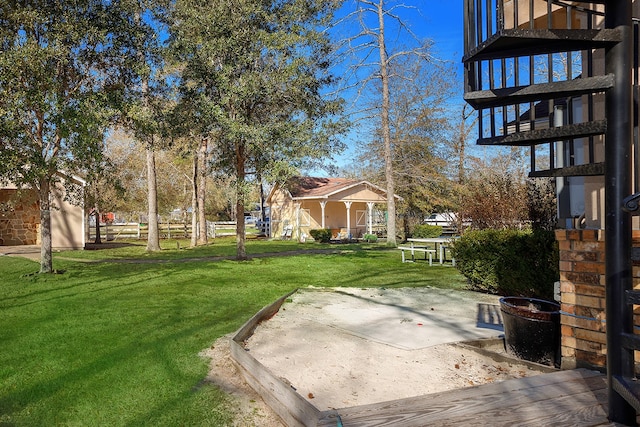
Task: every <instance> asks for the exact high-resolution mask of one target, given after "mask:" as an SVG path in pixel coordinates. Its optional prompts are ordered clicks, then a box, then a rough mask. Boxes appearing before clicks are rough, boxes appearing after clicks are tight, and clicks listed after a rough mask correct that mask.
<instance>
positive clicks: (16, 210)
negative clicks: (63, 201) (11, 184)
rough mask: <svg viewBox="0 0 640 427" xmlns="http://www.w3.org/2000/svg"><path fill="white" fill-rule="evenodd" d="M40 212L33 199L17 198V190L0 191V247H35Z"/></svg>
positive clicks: (37, 242) (37, 237)
mask: <svg viewBox="0 0 640 427" xmlns="http://www.w3.org/2000/svg"><path fill="white" fill-rule="evenodd" d="M39 229H40V210H39V208H38V202H37V200H35V198H33V197H29V196H23V197H18V193H17V190H7V189H4V190H0V245H3V246H13V245H37V244H39V243H40V242H39V237H40V233H39V232H38V231H39Z"/></svg>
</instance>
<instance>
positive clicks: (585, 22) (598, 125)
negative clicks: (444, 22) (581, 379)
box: [463, 0, 640, 425]
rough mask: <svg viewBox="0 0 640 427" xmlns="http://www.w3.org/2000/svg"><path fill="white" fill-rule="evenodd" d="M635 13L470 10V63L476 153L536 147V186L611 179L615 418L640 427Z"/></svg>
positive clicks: (624, 2) (625, 7) (476, 5)
mask: <svg viewBox="0 0 640 427" xmlns="http://www.w3.org/2000/svg"><path fill="white" fill-rule="evenodd" d="M631 12H632V9H631V0H612V1H606V0H599V1H588V2H587V1H559V0H465V20H464V21H465V55H464V57H463V62H464V65H465V95H464V99H465V100H466V101H467V102H468V103H469V104H470V105H471V106H473V107H474V108H475V109H476V110H477V111H478V115H479V118H478V143H479V144H482V145H511V146H523V147H529V149H530V153H531V172H530V176H533V177H543V176H546V177H557V178H561V177H571V176H593V175H602V176H604V180H605V199H606V200H605V211H606V223H605V229H606V248H605V256H606V274H605V275H606V288H607V289H606V292H607V294H606V300H607V301H606V305H607V309H606V310H607V313H606V315H607V370H608V378H609V418H610V419H611V420H612V421H614V422H618V423H623V424H629V425H635V421H636V413H637V412H638V413H640V384H638V383H637V382H636V379H635V373H634V360H633V352H634V350H640V336H638V335H635V334H634V333H633V305H634V304H636V305H640V292H638V291H633V290H632V288H633V283H632V266H631V255H632V250H631V219H630V215H629V213H628V212H625V211H623V202H624V201H625V200H624V199H625V197H627V195H629V194H631V193H632V185H631V182H632V176H633V177H634V178H635V180H636V185H635V186H634V187H635V191H639V189H640V187H639V186H638V185H637V183H638V175H639V174H638V171H637V170H636V173H635V175H634V174H632V161H631V158H632V152H633V153H634V154H635V159H638V158H639V157H638V154H639V153H640V151H639V148H640V143H639V142H638V132H636V135H635V136H634V133H633V126H634V125H635V126H636V127H637V125H638V123H637V116H638V112H637V107H636V111H635V112H634V111H633V108H632V107H631V104H632V95H631V94H632V93H633V95H634V97H635V98H636V100H637V98H638V93H639V90H638V83H639V82H640V78H639V77H638V71H637V70H638V37H639V36H638V33H639V32H638V30H637V25H636V27H635V28H634V27H633V26H632V19H631ZM634 44H635V46H633V45H634ZM631 70H633V82H632V81H631V80H632V79H631V74H632V72H631ZM632 84H633V87H632ZM636 104H637V102H636ZM632 118H635V119H632ZM605 139H606V143H605ZM540 154H544V156H540ZM540 157H542V159H545V158H546V159H548V160H546V161H545V162H543V161H538V158H540ZM636 163H638V162H637V161H636ZM635 200H636V201H637V200H640V195H638V196H637V199H635ZM631 205H633V203H632V204H631ZM629 206H630V205H629V204H627V210H629ZM637 206H638V203H636V204H635V207H636V208H637ZM639 258H640V257H639Z"/></svg>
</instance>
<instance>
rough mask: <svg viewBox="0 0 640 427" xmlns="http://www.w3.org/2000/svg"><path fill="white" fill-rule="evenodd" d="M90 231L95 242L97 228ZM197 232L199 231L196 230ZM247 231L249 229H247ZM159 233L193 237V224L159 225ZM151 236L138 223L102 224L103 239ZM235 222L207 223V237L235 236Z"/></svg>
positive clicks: (173, 237)
mask: <svg viewBox="0 0 640 427" xmlns="http://www.w3.org/2000/svg"><path fill="white" fill-rule="evenodd" d="M88 230H89V241H93V240H94V239H95V237H96V228H95V226H91V227H89V228H88ZM196 231H197V230H196ZM247 231H250V230H249V227H247ZM158 233H159V234H160V238H161V239H181V238H189V237H191V224H185V223H182V222H180V223H171V222H169V223H158ZM148 234H149V226H148V225H147V224H140V223H136V222H130V223H121V224H108V223H107V224H101V225H100V236H101V238H103V239H105V240H107V241H112V240H118V239H146V238H147V236H148ZM235 235H236V222H235V221H219V222H209V221H207V236H209V237H212V238H216V237H222V236H235Z"/></svg>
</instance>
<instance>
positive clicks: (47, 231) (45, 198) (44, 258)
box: [39, 178, 53, 273]
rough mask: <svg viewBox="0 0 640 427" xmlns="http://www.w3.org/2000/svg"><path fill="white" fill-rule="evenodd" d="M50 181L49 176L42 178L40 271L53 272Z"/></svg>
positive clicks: (40, 189) (40, 193)
mask: <svg viewBox="0 0 640 427" xmlns="http://www.w3.org/2000/svg"><path fill="white" fill-rule="evenodd" d="M50 185H51V184H50V182H49V179H48V178H42V179H40V188H39V197H40V273H52V272H53V256H52V253H51V202H50V200H49V198H50V194H49V193H50V192H51V188H50Z"/></svg>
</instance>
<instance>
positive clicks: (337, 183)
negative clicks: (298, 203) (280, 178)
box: [287, 176, 360, 198]
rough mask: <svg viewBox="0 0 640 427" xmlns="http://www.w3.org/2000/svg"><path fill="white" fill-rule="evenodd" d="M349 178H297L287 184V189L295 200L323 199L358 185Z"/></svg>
mask: <svg viewBox="0 0 640 427" xmlns="http://www.w3.org/2000/svg"><path fill="white" fill-rule="evenodd" d="M358 182H360V181H356V180H353V179H348V178H314V177H309V176H304V177H295V178H292V179H290V180H289V181H288V182H287V188H288V190H289V192H290V193H291V196H292V197H293V198H301V197H323V196H326V195H329V194H333V193H335V192H336V191H340V190H341V189H343V188H347V187H350V186H352V185H355V184H357V183H358Z"/></svg>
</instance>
